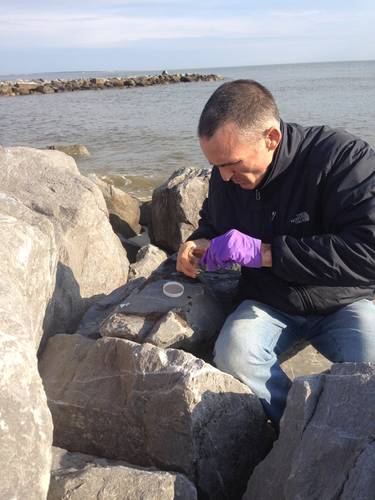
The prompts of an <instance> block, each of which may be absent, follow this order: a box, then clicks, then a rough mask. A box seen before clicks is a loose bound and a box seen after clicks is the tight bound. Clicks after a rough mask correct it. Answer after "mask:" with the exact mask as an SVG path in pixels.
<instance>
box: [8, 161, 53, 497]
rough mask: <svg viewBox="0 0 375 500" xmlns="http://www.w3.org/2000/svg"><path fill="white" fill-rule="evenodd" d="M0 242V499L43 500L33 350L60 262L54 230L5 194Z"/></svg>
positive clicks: (41, 423) (42, 436) (48, 422)
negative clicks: (58, 262)
mask: <svg viewBox="0 0 375 500" xmlns="http://www.w3.org/2000/svg"><path fill="white" fill-rule="evenodd" d="M2 166H3V165H2ZM0 177H1V168H0ZM0 185H1V184H0ZM0 240H1V245H0V262H1V265H0V375H1V376H0V443H1V446H0V470H1V481H0V498H1V499H4V500H5V499H11V498H27V499H30V500H41V499H44V498H46V495H47V490H48V483H49V470H50V464H51V452H50V447H51V444H52V419H51V415H50V412H49V410H48V407H47V400H46V396H45V393H44V390H43V386H42V382H41V379H40V377H39V373H38V367H37V359H36V350H37V347H38V345H39V342H40V339H41V337H42V333H43V318H44V313H45V309H46V307H47V303H48V301H49V300H50V298H51V295H52V291H53V287H54V279H55V271H56V265H57V257H58V254H57V249H56V244H55V238H54V231H53V226H52V224H51V223H50V222H49V221H48V220H47V219H46V218H45V217H42V216H41V215H39V214H37V213H35V212H33V211H32V210H31V209H29V208H27V207H26V206H25V205H24V204H23V203H22V202H20V201H19V200H17V199H16V198H15V197H13V196H10V195H6V194H5V193H0Z"/></svg>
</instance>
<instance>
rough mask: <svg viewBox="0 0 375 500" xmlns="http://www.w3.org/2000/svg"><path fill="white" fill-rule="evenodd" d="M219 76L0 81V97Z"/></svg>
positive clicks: (191, 80)
mask: <svg viewBox="0 0 375 500" xmlns="http://www.w3.org/2000/svg"><path fill="white" fill-rule="evenodd" d="M222 79H223V77H221V76H218V75H214V74H210V75H200V74H198V73H182V74H179V73H177V74H173V75H169V74H168V73H167V72H163V74H161V75H146V76H127V77H108V78H78V79H74V80H61V79H56V80H43V79H37V80H32V81H28V80H16V81H0V96H17V95H31V94H54V93H57V92H73V91H76V90H103V89H110V88H130V87H148V86H150V85H168V84H171V83H188V82H202V81H203V82H212V81H216V80H222Z"/></svg>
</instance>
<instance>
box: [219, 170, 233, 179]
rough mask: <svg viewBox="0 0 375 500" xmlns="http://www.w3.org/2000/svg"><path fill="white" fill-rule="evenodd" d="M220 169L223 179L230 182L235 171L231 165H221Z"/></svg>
mask: <svg viewBox="0 0 375 500" xmlns="http://www.w3.org/2000/svg"><path fill="white" fill-rule="evenodd" d="M219 171H220V175H221V178H222V179H223V181H225V182H228V181H230V180H231V178H232V175H233V172H232V170H231V169H230V168H229V167H220V168H219Z"/></svg>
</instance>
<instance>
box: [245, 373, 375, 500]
mask: <svg viewBox="0 0 375 500" xmlns="http://www.w3.org/2000/svg"><path fill="white" fill-rule="evenodd" d="M374 408H375V365H374V364H370V363H343V364H335V365H333V366H332V369H331V372H330V373H329V374H323V375H318V376H311V377H301V378H298V379H296V380H295V381H294V383H293V385H292V388H291V391H290V393H289V397H288V404H287V407H286V411H285V414H284V416H283V418H282V420H281V432H280V438H279V440H278V441H277V442H276V443H275V445H274V447H273V449H272V451H271V452H270V454H269V455H268V456H267V458H266V459H265V460H264V461H263V462H262V463H261V464H259V466H258V467H257V468H256V469H255V471H254V473H253V475H252V476H251V478H250V481H249V483H248V487H247V491H246V494H245V495H244V497H243V498H244V500H253V499H254V500H273V499H275V498H277V499H280V500H293V499H299V498H301V499H302V498H303V500H313V499H317V498H327V499H334V498H340V500H352V499H356V500H370V499H372V498H373V497H374V491H375V459H374V451H375V450H374V436H375V419H374Z"/></svg>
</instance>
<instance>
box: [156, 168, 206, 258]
mask: <svg viewBox="0 0 375 500" xmlns="http://www.w3.org/2000/svg"><path fill="white" fill-rule="evenodd" d="M209 177H210V170H208V169H194V168H186V169H180V170H178V171H176V172H174V173H173V174H172V176H171V177H170V178H169V179H168V180H167V181H166V182H165V183H164V184H162V185H161V186H159V187H158V188H156V189H155V190H154V192H153V194H152V238H153V239H152V243H154V244H155V245H156V246H158V247H161V248H164V249H166V250H168V251H172V252H176V251H177V250H178V248H179V246H180V244H181V243H182V242H183V241H185V240H186V238H187V237H188V236H189V235H190V234H191V233H192V232H193V231H194V230H195V229H196V228H197V227H198V220H199V210H200V208H201V206H202V204H203V201H204V199H205V198H206V197H207V193H208V181H209Z"/></svg>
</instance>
